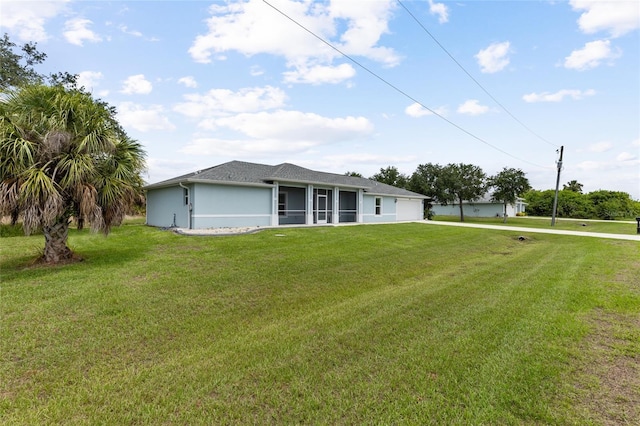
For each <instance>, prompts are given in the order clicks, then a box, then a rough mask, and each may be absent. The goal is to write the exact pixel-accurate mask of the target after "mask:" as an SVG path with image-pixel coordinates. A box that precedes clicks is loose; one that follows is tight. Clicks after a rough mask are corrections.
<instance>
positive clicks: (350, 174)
mask: <svg viewBox="0 0 640 426" xmlns="http://www.w3.org/2000/svg"><path fill="white" fill-rule="evenodd" d="M344 175H345V176H351V177H360V178H361V177H362V174H361V173H358V172H346V173H345V174H344Z"/></svg>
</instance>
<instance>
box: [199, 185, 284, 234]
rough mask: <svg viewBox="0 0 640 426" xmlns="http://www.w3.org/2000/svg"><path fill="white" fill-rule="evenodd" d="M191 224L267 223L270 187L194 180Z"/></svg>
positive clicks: (222, 225) (270, 211)
mask: <svg viewBox="0 0 640 426" xmlns="http://www.w3.org/2000/svg"><path fill="white" fill-rule="evenodd" d="M192 199H193V207H194V209H193V216H192V228H194V229H206V228H219V227H238V226H269V225H271V213H272V207H271V206H272V189H271V188H258V187H255V188H254V187H242V186H233V185H207V184H195V185H194V188H193V191H192Z"/></svg>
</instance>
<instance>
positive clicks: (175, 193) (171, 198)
mask: <svg viewBox="0 0 640 426" xmlns="http://www.w3.org/2000/svg"><path fill="white" fill-rule="evenodd" d="M188 214H189V208H188V206H187V205H185V204H184V190H183V189H182V188H180V187H179V186H175V187H170V188H158V189H152V190H149V191H147V224H148V225H151V226H159V227H167V228H168V227H170V226H172V225H174V215H175V225H176V226H178V227H179V228H186V227H187V226H188Z"/></svg>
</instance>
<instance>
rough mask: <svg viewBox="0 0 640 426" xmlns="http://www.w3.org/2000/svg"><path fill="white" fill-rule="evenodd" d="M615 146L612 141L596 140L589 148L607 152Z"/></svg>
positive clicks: (594, 150) (593, 150)
mask: <svg viewBox="0 0 640 426" xmlns="http://www.w3.org/2000/svg"><path fill="white" fill-rule="evenodd" d="M611 148H613V144H612V143H611V142H606V141H605V142H596V143H592V144H591V145H589V146H588V147H587V150H588V151H590V152H606V151H609V150H610V149H611Z"/></svg>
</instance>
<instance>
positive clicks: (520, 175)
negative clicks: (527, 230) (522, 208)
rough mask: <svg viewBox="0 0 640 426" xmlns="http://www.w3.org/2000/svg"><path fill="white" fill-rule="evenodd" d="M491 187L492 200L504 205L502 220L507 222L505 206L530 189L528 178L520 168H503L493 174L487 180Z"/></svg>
mask: <svg viewBox="0 0 640 426" xmlns="http://www.w3.org/2000/svg"><path fill="white" fill-rule="evenodd" d="M487 184H488V186H490V187H493V189H494V190H493V193H492V194H491V200H492V201H498V202H502V204H503V205H504V215H503V218H504V219H503V222H505V223H506V222H507V206H508V205H509V204H515V202H516V199H517V198H518V197H520V196H522V195H523V194H524V193H525V192H526V191H528V190H530V189H531V185H530V184H529V179H527V177H526V175H525V173H524V172H523V171H522V170H520V169H513V168H506V167H505V168H504V169H502V171H501V172H499V173H498V174H496V175H495V176H491V177H490V178H489V179H488V182H487Z"/></svg>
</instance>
